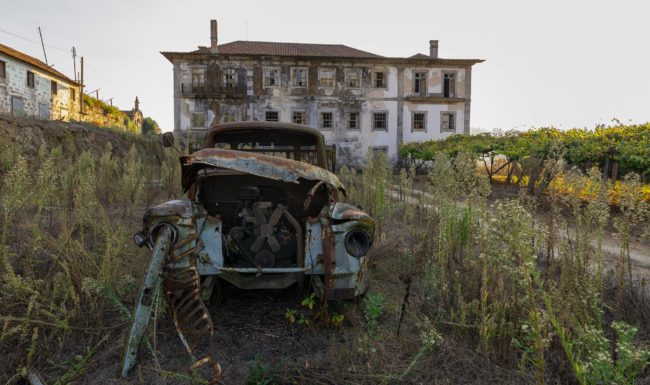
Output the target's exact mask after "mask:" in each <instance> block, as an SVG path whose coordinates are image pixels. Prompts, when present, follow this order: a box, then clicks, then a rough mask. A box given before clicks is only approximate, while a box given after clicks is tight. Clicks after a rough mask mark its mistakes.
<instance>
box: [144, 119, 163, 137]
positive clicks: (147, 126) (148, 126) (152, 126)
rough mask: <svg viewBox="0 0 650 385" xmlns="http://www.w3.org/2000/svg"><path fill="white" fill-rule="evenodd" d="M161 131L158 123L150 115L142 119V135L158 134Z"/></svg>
mask: <svg viewBox="0 0 650 385" xmlns="http://www.w3.org/2000/svg"><path fill="white" fill-rule="evenodd" d="M160 133H161V131H160V126H158V123H157V122H156V121H155V120H153V119H151V118H150V117H148V116H147V117H146V118H144V120H143V121H142V135H159V134H160Z"/></svg>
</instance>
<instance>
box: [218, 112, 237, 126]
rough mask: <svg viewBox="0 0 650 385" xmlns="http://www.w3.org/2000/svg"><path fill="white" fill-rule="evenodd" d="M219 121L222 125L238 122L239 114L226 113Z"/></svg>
mask: <svg viewBox="0 0 650 385" xmlns="http://www.w3.org/2000/svg"><path fill="white" fill-rule="evenodd" d="M221 120H222V121H223V123H230V122H236V121H238V120H239V114H238V113H237V112H232V111H231V112H226V113H224V114H223V115H222V117H221Z"/></svg>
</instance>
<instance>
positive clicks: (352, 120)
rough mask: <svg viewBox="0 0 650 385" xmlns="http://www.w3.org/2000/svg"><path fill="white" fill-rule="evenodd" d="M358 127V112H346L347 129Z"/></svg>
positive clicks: (356, 128)
mask: <svg viewBox="0 0 650 385" xmlns="http://www.w3.org/2000/svg"><path fill="white" fill-rule="evenodd" d="M359 127H360V125H359V113H358V112H350V113H349V114H348V129H349V130H358V129H359Z"/></svg>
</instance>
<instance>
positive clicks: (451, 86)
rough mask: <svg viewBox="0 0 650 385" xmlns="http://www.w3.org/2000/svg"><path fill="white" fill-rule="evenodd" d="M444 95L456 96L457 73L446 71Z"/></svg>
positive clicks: (448, 96) (443, 87)
mask: <svg viewBox="0 0 650 385" xmlns="http://www.w3.org/2000/svg"><path fill="white" fill-rule="evenodd" d="M442 96H443V97H444V98H455V97H456V74H455V73H453V72H445V73H444V75H443V85H442Z"/></svg>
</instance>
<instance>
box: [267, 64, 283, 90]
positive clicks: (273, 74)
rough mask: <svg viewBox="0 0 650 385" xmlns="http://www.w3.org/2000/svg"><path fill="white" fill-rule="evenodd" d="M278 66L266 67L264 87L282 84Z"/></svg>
mask: <svg viewBox="0 0 650 385" xmlns="http://www.w3.org/2000/svg"><path fill="white" fill-rule="evenodd" d="M278 72H279V71H278V69H277V68H265V69H264V87H277V86H278V85H280V79H279V78H278Z"/></svg>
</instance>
